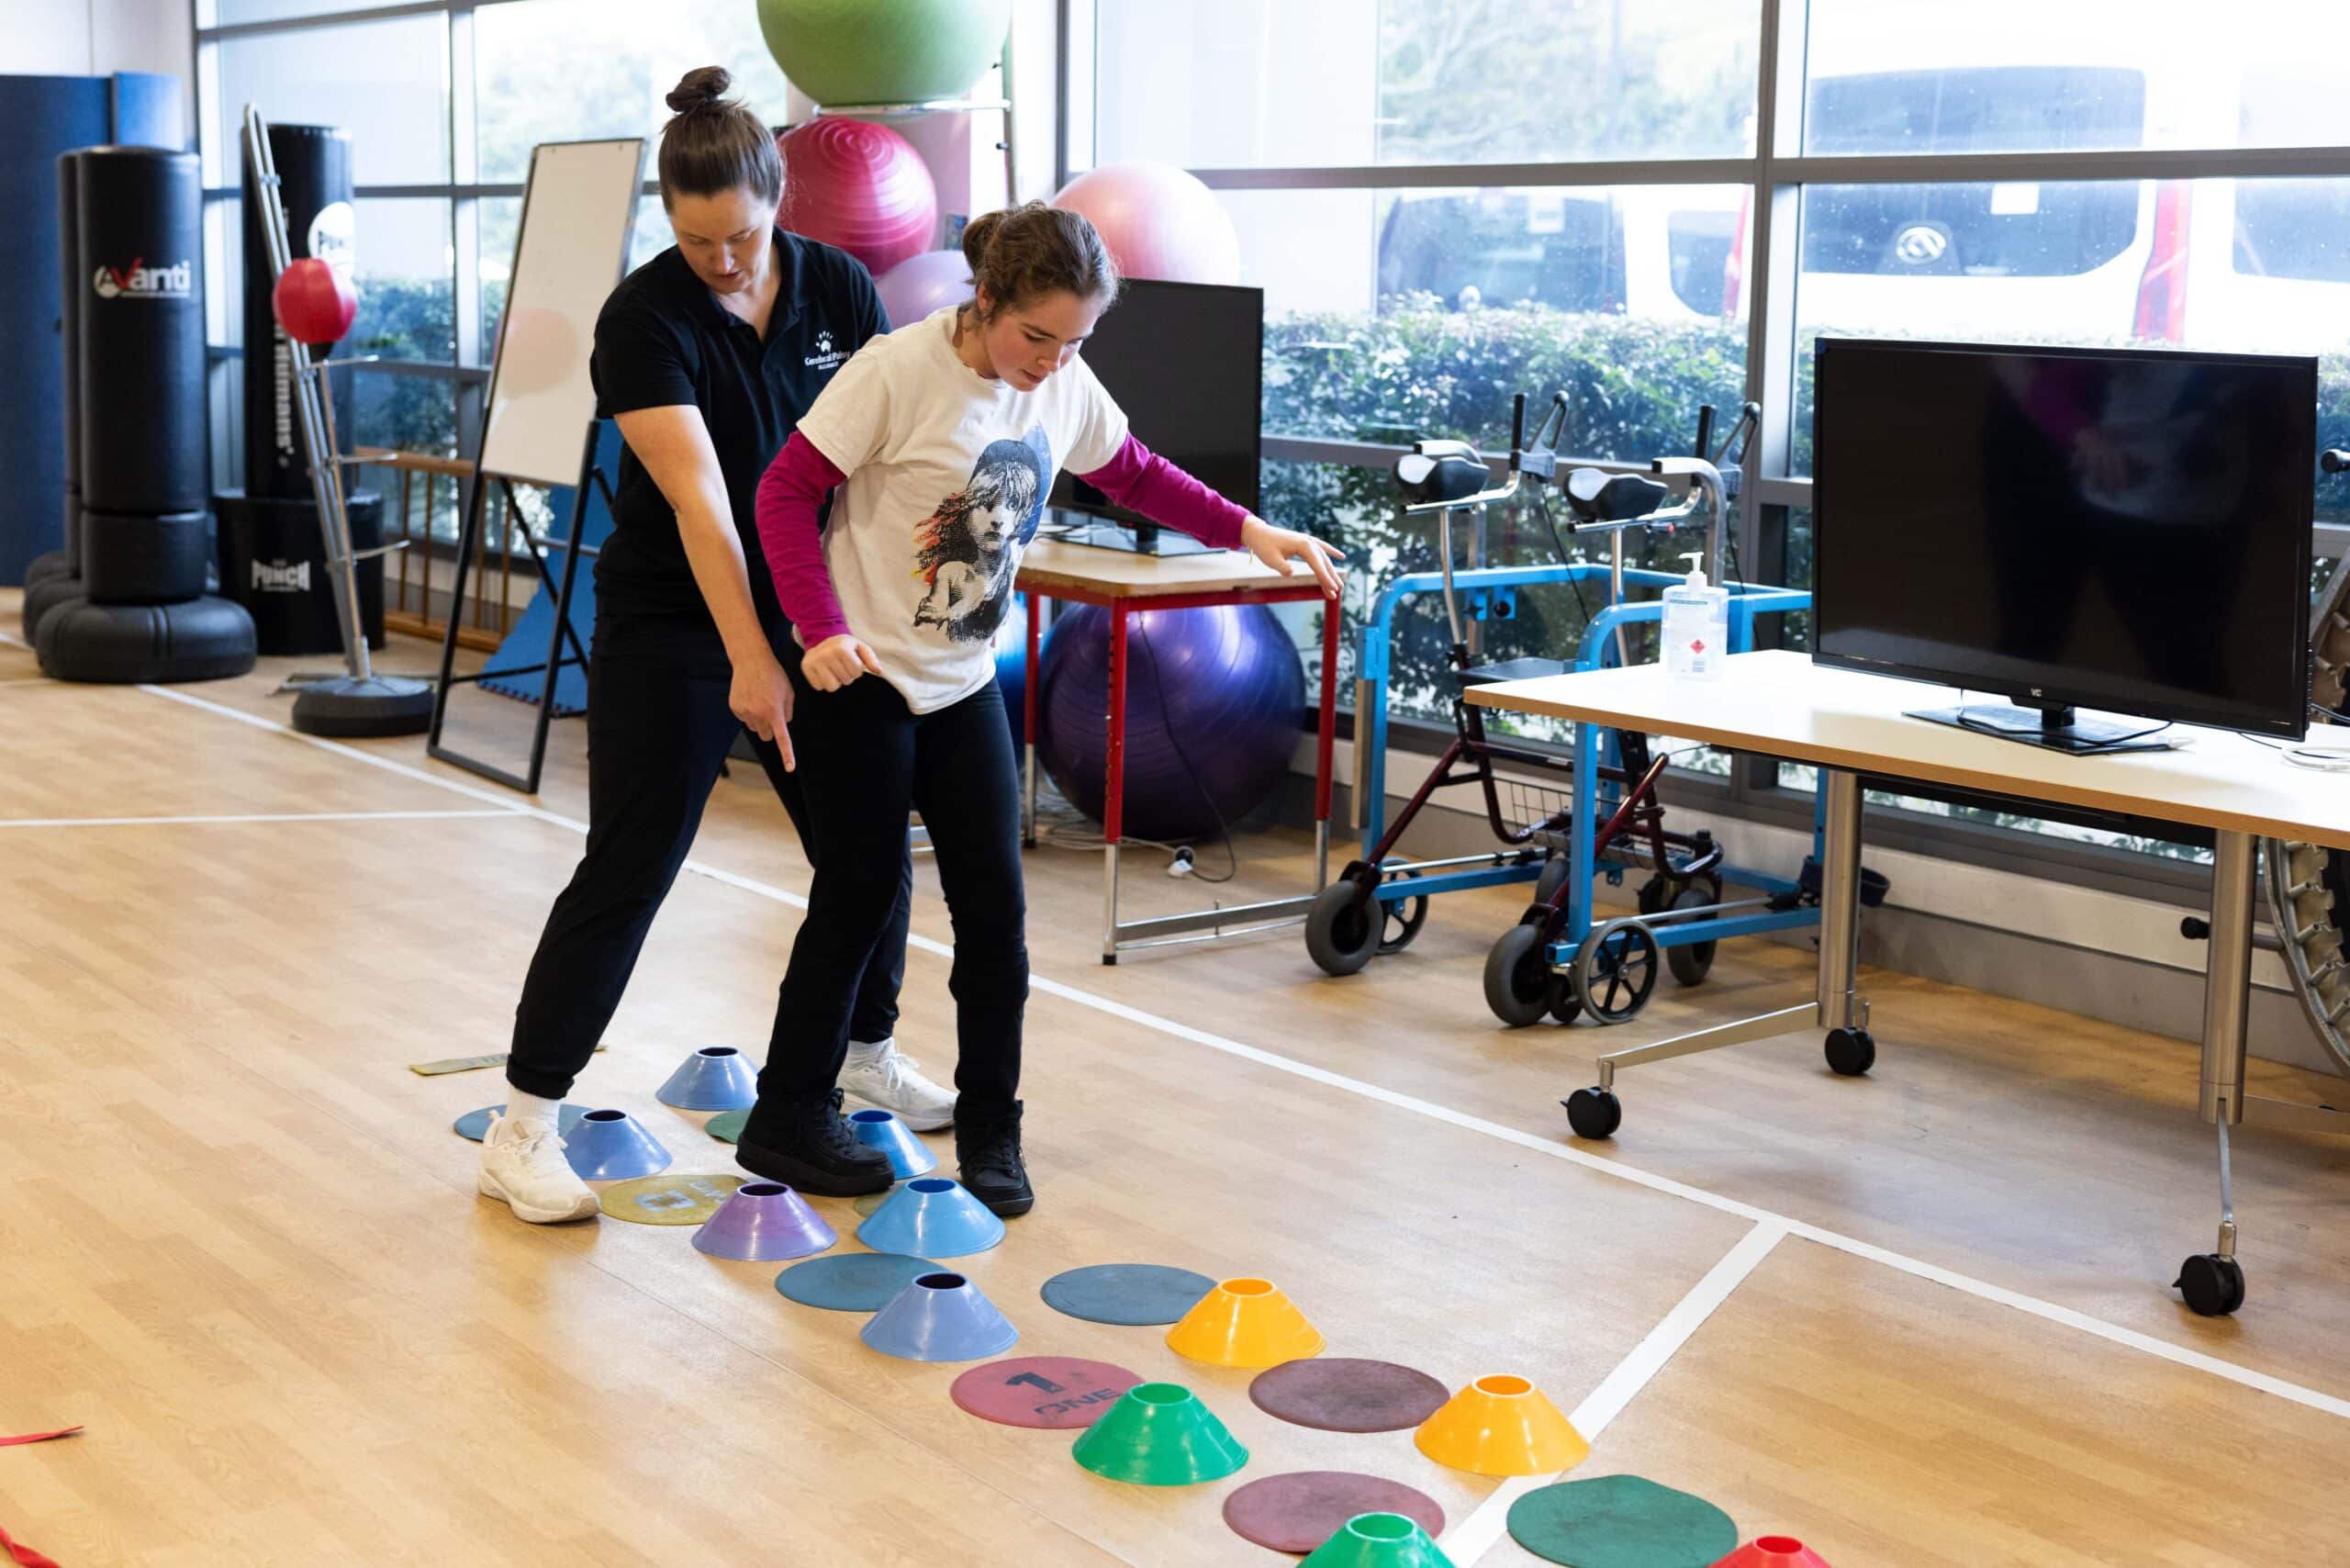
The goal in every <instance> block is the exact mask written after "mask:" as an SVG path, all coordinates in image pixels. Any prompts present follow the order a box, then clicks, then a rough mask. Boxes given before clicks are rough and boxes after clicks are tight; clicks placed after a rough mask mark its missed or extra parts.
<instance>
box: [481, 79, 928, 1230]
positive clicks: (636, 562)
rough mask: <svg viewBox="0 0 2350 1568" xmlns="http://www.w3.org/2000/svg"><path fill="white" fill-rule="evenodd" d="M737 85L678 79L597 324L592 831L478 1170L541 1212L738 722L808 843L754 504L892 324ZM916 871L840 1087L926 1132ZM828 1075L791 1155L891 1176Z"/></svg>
mask: <svg viewBox="0 0 2350 1568" xmlns="http://www.w3.org/2000/svg"><path fill="white" fill-rule="evenodd" d="M729 83H730V78H729V77H728V75H727V73H725V72H724V71H722V70H721V69H719V68H718V67H716V66H709V67H705V68H704V69H702V70H699V71H695V72H690V73H688V74H687V75H686V77H685V79H684V80H682V81H681V82H679V83H678V84H677V91H675V92H673V93H671V94H670V95H669V107H670V108H671V109H673V110H675V111H676V116H677V118H674V119H672V120H670V121H669V123H668V125H667V126H666V127H665V128H664V129H663V131H662V136H661V155H660V171H661V202H662V206H663V207H665V208H666V210H667V212H668V216H669V221H670V225H671V227H672V228H673V229H674V230H676V232H677V245H676V246H675V247H673V248H672V249H670V250H667V251H664V252H662V253H661V254H660V255H658V256H655V258H654V259H653V260H652V261H650V262H648V263H645V264H644V265H643V266H642V267H639V268H638V269H637V270H636V271H634V272H633V273H631V274H629V275H628V277H627V278H626V279H625V280H624V281H623V282H622V283H621V286H619V287H618V288H616V289H614V290H613V291H612V296H611V297H610V299H609V300H607V301H606V302H605V304H604V308H603V313H602V315H601V316H600V317H599V318H598V319H597V322H596V347H595V353H594V357H593V359H592V361H591V362H590V368H591V370H592V373H593V375H594V379H595V384H596V393H597V398H598V405H599V406H598V412H599V414H601V415H603V416H605V417H608V418H610V419H613V420H617V421H618V422H619V424H620V429H621V436H622V438H623V439H624V441H625V442H626V443H627V449H626V451H625V453H624V454H623V455H622V456H621V471H620V483H619V485H618V486H617V487H616V489H615V494H614V502H615V504H614V506H613V509H612V521H613V530H612V534H611V538H610V540H609V541H608V542H607V543H605V545H604V548H603V554H602V555H601V557H600V558H599V561H598V562H597V566H596V598H597V608H596V639H595V645H594V649H593V654H592V664H591V667H590V670H589V674H588V847H587V851H586V853H585V854H584V855H583V856H582V857H581V858H580V862H579V868H578V869H577V870H576V872H574V873H573V874H572V879H571V884H570V886H568V887H566V888H565V890H563V892H562V894H561V896H559V897H558V898H557V899H556V900H555V903H554V911H553V913H550V914H549V915H548V917H547V924H546V930H545V932H544V933H543V935H541V936H540V938H539V949H538V953H537V955H536V956H535V957H534V958H532V961H531V970H530V975H529V978H528V979H527V980H525V981H524V982H523V986H522V1000H521V1002H520V1005H519V1006H517V1007H516V1009H515V1012H514V1044H513V1050H512V1054H511V1056H510V1057H509V1059H508V1063H507V1069H506V1077H507V1082H508V1085H509V1095H508V1103H507V1109H506V1114H505V1115H504V1116H502V1117H493V1118H492V1120H491V1123H490V1128H489V1132H488V1134H487V1137H484V1138H483V1139H482V1151H481V1172H480V1188H481V1191H482V1192H483V1193H485V1194H486V1195H487V1196H490V1197H494V1198H498V1199H502V1200H503V1201H505V1202H506V1203H507V1204H509V1206H510V1207H511V1208H512V1209H513V1211H514V1212H515V1214H516V1215H520V1217H521V1218H523V1219H526V1220H529V1221H532V1223H534V1224H542V1225H543V1224H547V1223H550V1222H553V1221H556V1220H566V1219H579V1218H584V1217H586V1216H587V1215H592V1214H594V1213H595V1212H596V1195H595V1193H593V1192H591V1191H589V1190H588V1187H587V1185H586V1184H585V1183H583V1182H581V1181H580V1180H579V1178H578V1177H577V1176H576V1175H574V1174H573V1173H572V1170H571V1168H570V1166H569V1165H568V1164H566V1163H565V1160H564V1158H563V1140H562V1138H561V1137H560V1136H559V1133H558V1128H559V1126H560V1118H561V1112H562V1108H563V1107H562V1102H563V1098H564V1096H565V1095H566V1094H567V1093H569V1092H570V1091H571V1084H572V1080H573V1078H574V1077H575V1076H576V1074H577V1073H578V1072H579V1071H580V1070H581V1069H583V1068H585V1067H586V1066H587V1065H588V1058H590V1056H591V1055H592V1054H593V1053H594V1051H595V1048H596V1044H597V1042H598V1040H599V1039H600V1038H601V1037H602V1036H603V1032H604V1028H605V1025H607V1024H609V1023H610V1021H611V1016H612V1013H613V1010H614V1009H616V1008H617V1007H618V1006H619V1005H620V1000H621V991H622V989H623V988H624V987H625V986H626V985H627V983H628V978H629V973H630V971H631V969H633V968H634V967H635V964H636V955H637V951H638V949H639V948H640V947H641V946H643V942H644V935H645V932H646V931H647V930H648V929H649V928H650V927H651V925H652V924H653V916H654V913H655V911H657V910H658V909H659V908H660V906H661V901H662V899H663V897H664V896H666V894H667V892H668V890H669V884H670V883H671V881H672V880H674V879H675V878H676V877H677V868H678V866H679V865H680V864H681V863H682V862H683V861H684V859H685V857H686V851H687V848H688V846H690V845H691V844H692V842H693V837H694V830H695V828H696V827H697V826H698V825H699V823H700V820H701V812H702V806H703V804H704V802H705V801H707V800H708V799H709V796H710V790H711V785H712V784H713V783H714V782H715V781H716V779H717V777H718V770H719V767H720V765H721V764H722V762H723V760H724V759H725V756H726V753H727V751H728V749H729V748H730V747H731V746H732V745H733V741H734V737H735V736H736V734H739V733H740V732H741V731H743V730H744V729H745V728H747V729H748V730H749V731H750V733H751V736H752V740H753V745H754V746H755V748H756V750H757V752H758V756H759V761H760V763H761V764H762V766H764V767H766V769H767V778H768V779H769V781H770V782H772V783H773V785H774V786H775V791H776V793H777V794H778V796H780V797H781V798H782V801H783V804H784V809H785V810H786V811H787V812H789V813H790V815H791V820H792V823H793V824H794V825H795V826H796V827H798V828H799V830H800V843H801V845H802V846H810V845H811V844H812V843H813V842H814V841H813V838H812V835H811V834H810V833H809V831H808V825H807V817H806V812H805V810H804V807H803V805H802V803H801V799H800V784H799V781H798V779H797V778H795V777H794V776H793V773H792V767H793V758H792V756H791V738H790V735H789V732H788V731H787V730H786V728H785V725H786V723H787V722H789V719H790V717H791V693H792V688H791V681H790V678H789V676H788V675H787V674H786V672H785V668H784V663H783V661H785V660H789V661H791V662H792V663H794V664H797V663H798V661H799V658H800V651H799V647H798V645H797V644H795V643H794V642H793V640H792V637H791V633H790V629H789V624H788V623H787V622H785V620H784V618H783V612H782V611H781V610H779V609H778V607H777V605H776V600H775V586H774V582H773V580H772V577H771V575H770V574H769V573H768V571H767V566H766V563H765V561H764V560H763V559H762V557H761V555H760V554H759V538H758V529H757V525H756V523H755V521H754V518H753V510H752V509H753V503H754V500H755V497H756V494H757V490H758V483H759V476H760V475H761V474H762V473H764V472H765V471H766V468H767V465H768V463H769V462H771V461H772V460H773V459H774V457H775V454H777V452H778V451H779V450H781V448H782V446H783V443H784V440H785V438H786V437H788V436H789V435H790V433H791V431H792V428H793V426H794V425H795V424H797V423H798V421H799V419H800V414H801V413H802V412H803V411H805V410H806V409H807V408H808V406H809V405H810V404H811V403H813V402H814V401H815V399H816V394H817V393H818V392H820V391H822V389H823V386H824V384H825V383H826V382H827V381H828V380H830V379H831V377H832V375H833V373H834V371H835V370H836V369H838V368H839V366H840V365H841V364H844V363H845V361H846V360H847V358H848V356H849V355H851V354H853V353H856V350H857V347H858V345H859V344H861V343H863V342H865V340H866V339H867V338H868V337H871V336H873V335H874V334H876V333H878V332H885V331H887V330H889V321H888V319H887V318H886V317H885V316H884V314H883V311H882V308H881V301H880V297H879V296H878V295H877V294H876V293H875V292H874V288H873V280H872V279H871V277H869V276H868V275H867V273H866V271H865V268H864V267H863V266H862V265H860V264H859V263H857V262H856V261H855V260H854V259H853V258H851V257H849V256H848V255H846V254H845V253H844V252H840V251H836V250H834V249H833V248H832V247H831V246H828V245H821V244H818V243H816V242H815V241H810V240H802V239H800V238H799V237H797V236H795V235H791V234H787V233H785V232H783V231H782V230H779V229H778V228H776V227H775V214H776V208H777V206H778V203H779V201H780V199H781V196H782V190H783V164H782V161H781V159H780V158H779V157H778V154H777V151H776V144H775V139H774V137H773V136H772V135H770V134H769V133H768V131H767V128H766V127H765V126H764V125H762V124H761V123H760V122H759V119H758V118H757V117H756V116H755V115H754V114H752V113H751V112H750V110H748V109H746V108H744V106H743V105H742V104H741V103H740V102H739V101H737V100H733V99H728V98H724V97H722V94H723V93H724V92H725V91H726V88H727V86H728V85H729ZM911 897H912V868H911V867H910V866H909V865H907V864H903V863H901V866H900V868H899V873H898V900H897V911H896V915H895V919H894V924H893V925H892V927H891V930H890V934H889V935H888V936H886V937H885V938H884V940H883V941H882V942H881V944H880V946H878V947H877V948H876V949H875V951H874V955H873V958H872V960H871V961H870V962H869V963H868V964H867V968H866V970H865V973H864V975H863V977H862V979H861V982H860V986H859V990H858V992H857V1002H856V1017H855V1021H854V1024H853V1026H852V1029H851V1035H852V1036H853V1039H854V1040H855V1042H856V1043H855V1044H853V1045H852V1046H851V1047H850V1053H849V1060H848V1064H847V1066H846V1068H845V1070H843V1072H842V1074H841V1083H842V1085H843V1086H844V1087H845V1089H847V1090H848V1091H850V1092H855V1093H856V1095H857V1096H858V1098H859V1099H861V1100H865V1101H868V1102H870V1103H875V1104H878V1105H881V1106H883V1107H885V1108H886V1109H889V1110H892V1111H895V1112H897V1113H898V1114H900V1115H901V1116H902V1117H904V1118H905V1119H906V1121H907V1122H908V1123H909V1124H910V1125H911V1126H916V1127H920V1128H925V1129H926V1128H933V1127H938V1126H945V1125H946V1122H947V1120H948V1119H950V1118H951V1116H952V1115H953V1112H954V1103H955V1097H954V1095H953V1094H952V1092H948V1091H946V1090H944V1089H942V1088H940V1087H939V1086H938V1085H936V1084H934V1083H931V1082H929V1081H927V1080H925V1079H923V1077H922V1076H921V1075H920V1074H919V1073H917V1072H915V1071H914V1070H913V1069H912V1064H911V1063H909V1062H908V1061H907V1060H906V1059H905V1058H903V1057H901V1056H899V1055H898V1054H897V1050H896V1047H895V1044H894V1042H893V1040H892V1039H891V1034H892V1031H893V1029H894V1026H895V1024H896V1019H897V1001H898V986H899V982H900V980H901V979H902V977H903V974H904V969H905V946H906V921H907V911H908V906H909V903H910V902H911ZM840 1103H841V1094H840V1092H837V1091H836V1092H834V1095H833V1096H832V1099H831V1101H830V1102H829V1103H817V1104H814V1105H810V1106H806V1107H803V1108H802V1112H803V1114H799V1115H797V1116H796V1117H795V1118H793V1121H794V1125H793V1126H792V1127H791V1128H790V1129H789V1132H788V1134H787V1136H789V1137H791V1138H792V1139H793V1140H794V1142H795V1144H796V1146H797V1147H795V1148H793V1149H792V1150H790V1151H789V1152H791V1153H792V1154H794V1155H795V1156H796V1157H797V1159H799V1160H800V1163H801V1164H802V1165H804V1166H806V1167H809V1168H810V1169H811V1170H813V1171H816V1172H821V1173H828V1174H831V1175H833V1176H834V1177H836V1178H837V1185H838V1186H839V1187H840V1189H841V1190H842V1191H844V1192H848V1193H862V1192H867V1191H872V1190H874V1189H875V1187H876V1186H877V1185H887V1183H888V1179H889V1178H888V1164H887V1161H886V1160H883V1159H881V1157H880V1155H879V1153H878V1151H877V1150H874V1149H871V1148H866V1147H864V1146H862V1145H860V1144H859V1143H857V1141H856V1138H855V1137H853V1136H851V1134H850V1133H849V1131H848V1129H847V1127H846V1126H845V1123H844V1122H843V1120H842V1118H841V1114H840ZM877 1172H878V1175H879V1178H880V1180H879V1182H878V1183H877V1182H876V1181H875V1180H874V1177H875V1175H876V1173H877ZM800 1184H801V1185H803V1186H806V1187H807V1188H808V1189H809V1190H810V1191H811V1192H818V1193H822V1192H823V1191H825V1190H826V1187H825V1184H822V1183H819V1182H802V1183H800Z"/></svg>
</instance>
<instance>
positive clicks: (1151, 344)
mask: <svg viewBox="0 0 2350 1568" xmlns="http://www.w3.org/2000/svg"><path fill="white" fill-rule="evenodd" d="M1083 353H1084V354H1085V363H1086V364H1089V365H1091V366H1092V367H1093V374H1094V375H1096V376H1097V377H1099V378H1100V380H1101V382H1102V386H1104V387H1105V388H1107V389H1108V391H1109V394H1110V396H1111V397H1113V398H1116V399H1117V401H1118V407H1120V408H1121V409H1125V412H1126V421H1127V425H1128V428H1130V429H1131V430H1132V431H1134V433H1135V438H1136V440H1138V441H1140V442H1142V443H1143V444H1144V445H1145V446H1147V447H1148V448H1150V450H1151V451H1153V452H1155V453H1157V454H1159V455H1160V456H1162V457H1164V458H1166V459H1167V460H1168V461H1169V463H1172V464H1174V465H1176V466H1177V467H1179V468H1181V469H1182V470H1183V471H1184V472H1185V473H1187V474H1190V475H1191V476H1192V477H1194V478H1196V479H1198V480H1199V481H1200V482H1201V483H1202V484H1203V485H1205V486H1207V487H1209V488H1210V489H1212V490H1214V491H1215V492H1217V493H1218V494H1219V495H1222V496H1225V497H1226V498H1229V499H1231V500H1233V501H1235V502H1237V503H1238V504H1239V505H1241V506H1244V507H1247V508H1248V510H1250V511H1255V510H1257V508H1258V505H1259V498H1258V470H1259V463H1260V462H1261V460H1262V458H1263V455H1264V452H1263V431H1262V428H1261V426H1262V413H1261V409H1262V406H1263V401H1264V397H1263V394H1264V376H1265V368H1264V367H1265V291H1264V290H1263V289H1260V288H1238V287H1231V286H1225V285H1222V284H1204V283H1164V282H1160V281H1158V280H1156V279H1151V278H1131V279H1128V280H1127V282H1126V286H1125V290H1124V291H1123V292H1122V293H1121V294H1120V295H1119V297H1118V303H1117V304H1116V305H1115V306H1113V307H1112V308H1111V309H1110V310H1109V311H1108V312H1107V313H1106V314H1105V315H1103V316H1102V319H1101V320H1100V321H1099V322H1098V323H1096V325H1095V326H1094V329H1093V335H1092V336H1091V337H1090V338H1088V339H1087V340H1086V341H1085V348H1084V350H1083ZM1052 505H1053V506H1054V507H1055V508H1057V509H1059V510H1061V511H1063V512H1064V513H1069V512H1075V513H1080V514H1082V515H1081V516H1080V517H1079V518H1076V519H1070V518H1068V517H1066V516H1065V517H1063V518H1062V519H1060V520H1058V521H1060V522H1061V523H1062V524H1063V526H1062V527H1061V528H1059V529H1057V530H1056V532H1058V533H1060V535H1061V536H1062V537H1076V538H1080V539H1081V540H1083V541H1084V542H1086V543H1103V544H1113V545H1122V546H1124V547H1126V548H1135V547H1137V546H1139V547H1141V548H1143V549H1147V550H1148V549H1163V550H1166V551H1169V552H1171V551H1174V550H1178V549H1181V548H1184V547H1187V546H1189V547H1193V548H1197V546H1193V545H1192V541H1191V540H1190V539H1189V538H1187V537H1185V536H1183V535H1181V534H1178V533H1176V532H1173V531H1172V530H1161V529H1159V528H1158V527H1157V526H1155V525H1154V524H1153V523H1152V522H1151V521H1150V520H1149V519H1148V518H1146V517H1142V516H1139V515H1137V514H1136V513H1134V512H1131V511H1128V510H1125V509H1124V508H1122V507H1119V506H1116V505H1113V503H1112V502H1111V500H1110V498H1108V497H1106V496H1104V495H1103V494H1102V492H1101V491H1099V490H1097V489H1095V488H1094V487H1092V486H1091V485H1089V484H1087V483H1085V482H1084V481H1083V480H1082V479H1080V478H1078V477H1077V476H1075V475H1073V474H1070V473H1069V472H1067V471H1066V470H1064V471H1063V472H1062V474H1061V476H1060V477H1059V479H1057V481H1055V483H1054V485H1053V494H1052ZM1088 520H1102V521H1106V522H1108V523H1110V524H1112V525H1113V526H1110V527H1106V528H1100V527H1097V528H1091V529H1087V528H1085V527H1084V526H1083V525H1084V524H1085V522H1086V521H1088ZM1072 523H1073V524H1075V525H1076V529H1077V532H1071V529H1070V525H1071V524H1072Z"/></svg>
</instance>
